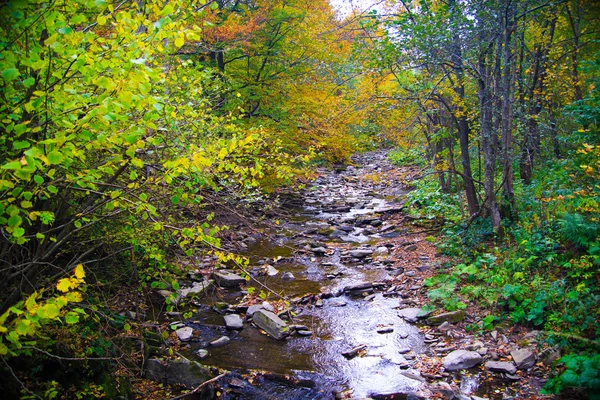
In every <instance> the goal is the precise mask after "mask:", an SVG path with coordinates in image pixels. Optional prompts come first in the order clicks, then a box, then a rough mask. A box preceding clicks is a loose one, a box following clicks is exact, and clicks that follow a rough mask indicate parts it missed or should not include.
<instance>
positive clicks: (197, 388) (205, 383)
mask: <svg viewBox="0 0 600 400" xmlns="http://www.w3.org/2000/svg"><path fill="white" fill-rule="evenodd" d="M225 375H227V372H224V373H222V374H221V375H218V376H215V377H214V378H212V379H209V380H207V381H206V382H203V383H201V384H200V385H198V387H196V388H195V389H194V390H192V391H191V392H188V393H184V394H180V395H179V396H177V397H173V398H172V399H171V400H179V399H183V398H185V397H187V396H189V395H190V394H194V393H198V391H200V389H202V388H203V387H204V386H206V385H208V384H209V383H213V382H216V381H218V380H219V379H221V378H222V377H224V376H225Z"/></svg>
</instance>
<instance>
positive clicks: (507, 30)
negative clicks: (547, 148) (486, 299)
mask: <svg viewBox="0 0 600 400" xmlns="http://www.w3.org/2000/svg"><path fill="white" fill-rule="evenodd" d="M512 4H513V3H512V2H509V3H508V4H507V10H506V14H505V18H506V20H505V27H504V46H503V47H504V60H503V75H502V182H503V184H502V197H503V205H504V206H506V208H507V210H506V212H505V213H503V214H505V215H506V216H507V217H508V218H510V219H514V217H516V214H517V208H516V205H515V189H514V185H513V168H512V160H511V158H512V140H513V137H512V119H513V109H512V103H513V98H512V91H511V88H512V77H513V71H514V58H513V54H512V52H511V36H512V33H513V30H514V20H513V18H514V16H513V15H514V9H512V7H511V5H512Z"/></svg>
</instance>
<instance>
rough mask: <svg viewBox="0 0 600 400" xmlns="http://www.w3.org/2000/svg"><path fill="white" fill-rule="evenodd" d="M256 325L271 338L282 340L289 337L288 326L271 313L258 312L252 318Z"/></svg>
mask: <svg viewBox="0 0 600 400" xmlns="http://www.w3.org/2000/svg"><path fill="white" fill-rule="evenodd" d="M252 320H253V321H254V323H255V324H256V325H257V326H258V327H259V328H260V329H262V330H263V331H265V332H267V334H269V336H271V337H272V338H274V339H277V340H281V339H283V338H285V337H286V336H288V335H289V328H288V326H287V324H286V323H285V322H284V321H283V320H282V319H281V318H279V317H278V316H277V315H275V314H273V313H272V312H270V311H266V310H258V311H256V312H255V313H254V315H253V316H252Z"/></svg>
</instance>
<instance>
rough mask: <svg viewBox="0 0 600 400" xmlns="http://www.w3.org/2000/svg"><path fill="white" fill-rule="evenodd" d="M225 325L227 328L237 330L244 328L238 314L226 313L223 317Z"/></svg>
mask: <svg viewBox="0 0 600 400" xmlns="http://www.w3.org/2000/svg"><path fill="white" fill-rule="evenodd" d="M223 319H225V326H226V327H227V329H229V330H239V329H243V328H244V321H242V317H240V316H239V315H238V314H228V315H225V316H224V317H223Z"/></svg>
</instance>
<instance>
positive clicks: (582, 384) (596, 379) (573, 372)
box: [544, 354, 600, 400]
mask: <svg viewBox="0 0 600 400" xmlns="http://www.w3.org/2000/svg"><path fill="white" fill-rule="evenodd" d="M558 363H563V364H564V370H563V371H562V372H561V373H559V374H558V375H557V376H554V377H552V378H551V379H549V380H548V382H547V383H546V385H545V386H544V392H545V393H561V392H563V391H565V389H567V388H583V389H585V391H586V393H587V396H588V399H589V400H598V399H600V354H591V355H588V354H579V355H578V354H570V355H567V356H564V357H562V358H561V359H559V360H558Z"/></svg>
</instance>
